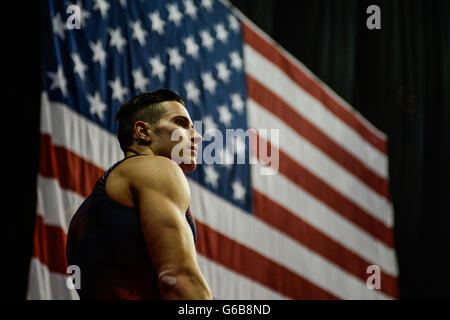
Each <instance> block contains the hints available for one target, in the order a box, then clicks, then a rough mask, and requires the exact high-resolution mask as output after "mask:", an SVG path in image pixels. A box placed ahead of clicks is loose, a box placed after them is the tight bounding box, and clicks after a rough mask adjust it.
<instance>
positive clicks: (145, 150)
mask: <svg viewBox="0 0 450 320" xmlns="http://www.w3.org/2000/svg"><path fill="white" fill-rule="evenodd" d="M138 154H145V155H149V156H154V155H155V154H154V153H153V151H152V149H150V148H149V147H144V146H131V147H129V148H128V149H127V151H126V152H125V158H128V157H131V156H134V155H138Z"/></svg>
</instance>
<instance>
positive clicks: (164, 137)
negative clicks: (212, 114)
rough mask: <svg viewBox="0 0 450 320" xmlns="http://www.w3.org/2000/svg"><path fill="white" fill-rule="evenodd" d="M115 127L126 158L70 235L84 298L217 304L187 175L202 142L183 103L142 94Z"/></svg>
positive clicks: (162, 92)
mask: <svg viewBox="0 0 450 320" xmlns="http://www.w3.org/2000/svg"><path fill="white" fill-rule="evenodd" d="M117 120H118V121H119V129H118V139H119V142H120V147H121V149H122V150H123V152H124V153H125V159H123V160H121V161H119V162H117V163H116V164H114V165H113V166H112V167H111V168H110V169H109V170H108V171H107V172H106V173H104V174H103V176H102V177H101V178H100V179H99V180H98V182H97V183H96V185H95V187H94V189H93V191H92V193H91V194H90V195H89V197H87V198H86V200H85V201H84V202H83V204H82V205H81V206H80V208H79V209H78V211H77V212H76V214H75V215H74V217H73V218H72V221H71V223H70V228H69V232H68V235H67V261H68V264H69V265H78V266H79V267H80V270H81V288H80V289H77V291H78V294H79V296H80V298H81V299H211V292H210V289H209V287H208V284H207V283H206V281H205V279H204V277H203V275H202V274H201V271H200V269H199V267H198V264H197V259H196V251H195V241H196V229H195V222H194V220H193V217H192V216H191V212H190V210H189V202H190V191H189V186H188V183H187V180H186V177H185V176H184V173H186V172H190V171H192V170H194V169H195V167H196V156H197V151H196V150H197V146H196V145H197V144H198V143H199V142H200V141H201V136H200V134H199V133H198V132H196V131H195V130H194V128H193V124H192V120H191V118H190V116H189V113H188V112H187V110H186V108H185V107H184V102H183V100H182V99H181V98H180V97H179V96H178V95H177V94H175V93H174V92H172V91H170V90H167V89H159V90H156V91H154V92H151V93H142V94H139V95H137V96H136V97H134V98H132V99H131V100H130V101H128V102H127V103H125V104H124V105H123V106H122V107H121V109H120V110H119V112H118V113H117V116H116V121H117ZM175 132H176V133H177V135H176V137H178V139H177V140H176V141H172V140H173V139H172V134H173V133H175ZM179 144H182V146H183V148H179V147H180V145H179ZM176 145H178V146H177V149H176V150H179V152H172V151H173V150H174V147H175V146H176ZM172 153H173V154H172ZM181 161H183V162H181ZM180 162H181V163H180ZM177 163H179V164H177Z"/></svg>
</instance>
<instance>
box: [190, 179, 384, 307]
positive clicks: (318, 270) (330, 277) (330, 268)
mask: <svg viewBox="0 0 450 320" xmlns="http://www.w3.org/2000/svg"><path fill="white" fill-rule="evenodd" d="M189 185H190V188H191V208H192V211H193V212H195V218H196V219H197V220H199V221H200V222H203V223H204V224H206V225H208V226H210V227H211V228H213V229H215V230H217V231H218V232H220V233H222V234H224V235H225V236H227V237H229V238H231V239H234V240H235V241H237V242H239V243H241V244H243V245H245V246H247V247H249V248H251V249H253V250H255V251H256V252H258V253H259V254H261V255H263V256H265V257H267V258H268V259H270V260H272V261H275V262H276V263H278V264H280V265H282V266H284V267H286V268H287V269H289V270H291V271H292V272H294V273H296V274H297V275H299V276H301V277H303V278H306V279H308V280H309V281H311V282H312V283H314V284H315V285H317V286H318V287H321V288H323V289H324V290H326V291H328V292H330V293H332V294H334V295H336V296H338V297H341V298H343V299H387V298H388V297H387V296H386V295H385V294H384V293H381V292H375V291H374V290H369V289H368V288H367V286H366V283H365V282H363V281H362V280H360V279H358V278H356V277H354V276H353V275H351V274H349V273H348V272H346V271H344V270H342V269H341V268H339V267H337V266H336V265H334V264H332V263H330V262H329V261H328V260H326V259H324V258H322V257H321V256H319V255H318V254H316V253H315V252H313V251H311V250H309V249H308V248H306V247H304V246H302V245H301V244H299V243H297V242H295V241H293V240H292V239H290V238H289V237H287V236H285V235H284V234H283V233H280V232H279V231H278V230H275V229H274V228H272V227H270V226H268V225H266V224H265V223H263V222H261V221H259V220H258V219H255V218H253V217H252V215H250V214H248V213H246V212H244V211H242V210H241V209H240V208H238V207H235V206H233V205H231V204H230V203H229V202H227V201H226V200H224V199H222V198H220V197H219V196H217V195H215V194H213V193H212V192H211V191H209V190H208V189H206V188H204V187H202V186H201V185H199V184H198V183H197V182H195V181H192V180H189Z"/></svg>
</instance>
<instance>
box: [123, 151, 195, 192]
mask: <svg viewBox="0 0 450 320" xmlns="http://www.w3.org/2000/svg"><path fill="white" fill-rule="evenodd" d="M125 163H126V166H124V168H123V169H124V170H123V174H124V175H125V176H126V177H127V179H128V180H129V181H130V186H132V187H134V188H136V187H137V188H139V187H152V188H158V189H161V188H169V190H171V189H172V188H174V187H181V188H183V189H185V188H188V184H187V180H186V177H185V175H184V173H183V171H182V170H181V168H180V167H179V166H178V165H177V164H176V163H175V162H174V161H173V160H171V159H169V158H166V157H161V156H139V157H133V158H131V159H128V160H127V161H126V162H125Z"/></svg>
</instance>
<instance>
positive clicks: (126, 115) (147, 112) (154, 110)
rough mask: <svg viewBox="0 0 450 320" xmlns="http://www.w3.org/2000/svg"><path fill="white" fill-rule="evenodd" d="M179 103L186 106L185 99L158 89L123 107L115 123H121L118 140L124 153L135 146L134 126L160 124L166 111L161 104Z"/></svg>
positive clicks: (141, 94)
mask: <svg viewBox="0 0 450 320" xmlns="http://www.w3.org/2000/svg"><path fill="white" fill-rule="evenodd" d="M164 101H177V102H179V103H181V104H182V105H183V106H184V101H183V99H182V98H181V97H180V96H179V95H178V94H176V93H175V92H173V91H172V90H169V89H157V90H155V91H152V92H144V93H140V94H138V95H137V96H134V97H133V98H131V99H130V100H128V101H127V102H126V103H124V104H123V105H122V107H121V108H120V109H119V111H118V112H117V114H116V118H115V121H119V128H118V131H117V138H118V139H119V143H120V148H121V149H122V151H123V152H124V153H126V152H127V150H128V148H129V147H130V146H131V145H132V144H133V132H134V124H135V123H136V121H145V122H148V123H149V124H151V125H152V124H155V123H158V121H159V119H160V118H161V116H162V115H163V114H164V112H165V111H166V110H165V108H164V107H163V106H161V104H160V103H161V102H164Z"/></svg>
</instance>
